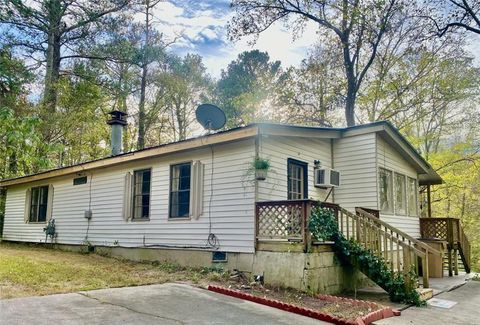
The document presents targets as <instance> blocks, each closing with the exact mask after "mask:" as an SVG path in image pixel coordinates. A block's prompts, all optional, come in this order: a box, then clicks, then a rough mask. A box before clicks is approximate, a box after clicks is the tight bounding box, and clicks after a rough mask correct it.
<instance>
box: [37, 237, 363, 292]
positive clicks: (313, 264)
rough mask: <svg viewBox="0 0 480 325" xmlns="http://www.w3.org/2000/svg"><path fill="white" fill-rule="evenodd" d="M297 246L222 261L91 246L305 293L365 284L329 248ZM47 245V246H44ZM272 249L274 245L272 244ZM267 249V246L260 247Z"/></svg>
mask: <svg viewBox="0 0 480 325" xmlns="http://www.w3.org/2000/svg"><path fill="white" fill-rule="evenodd" d="M297 245H298V244H290V245H289V246H290V247H291V250H290V251H274V250H273V249H272V250H271V251H268V250H261V251H257V252H255V253H232V252H229V253H227V260H226V261H224V262H214V261H212V253H213V252H212V251H208V250H194V249H178V248H175V249H173V248H151V247H135V248H130V247H118V246H117V247H116V246H95V247H91V251H92V250H94V251H95V253H96V254H99V255H103V256H109V257H115V258H121V259H127V260H131V261H137V262H168V263H176V264H179V265H181V266H186V267H218V268H222V269H225V270H238V271H241V272H243V273H244V274H246V275H247V276H248V277H249V278H251V279H252V281H253V276H255V275H262V276H263V279H264V283H265V284H267V285H272V286H279V287H286V288H293V289H297V290H301V291H305V292H309V293H326V294H337V293H340V292H344V291H353V290H355V288H360V287H362V286H364V285H365V283H366V282H367V281H369V280H368V279H367V278H366V277H365V276H364V275H363V274H362V273H361V272H359V271H357V270H355V269H354V268H351V267H345V266H343V265H341V264H340V262H339V261H338V260H337V259H336V258H335V253H334V252H333V250H332V247H331V245H329V244H321V245H315V246H313V247H312V249H311V252H309V253H304V252H303V251H300V250H299V249H297V248H298V247H297ZM46 246H47V245H46ZM275 246H276V245H275ZM53 247H54V248H56V249H60V250H65V251H75V252H87V251H88V246H84V245H65V244H54V246H53ZM262 249H268V246H265V247H262Z"/></svg>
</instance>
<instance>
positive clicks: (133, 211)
mask: <svg viewBox="0 0 480 325" xmlns="http://www.w3.org/2000/svg"><path fill="white" fill-rule="evenodd" d="M145 171H150V186H149V188H148V217H146V218H145V217H136V215H135V208H136V204H135V201H136V200H135V199H136V197H137V196H140V195H141V196H142V197H143V196H144V195H147V194H144V193H141V194H136V192H135V188H136V185H137V184H136V183H137V182H136V179H135V175H136V174H137V173H140V172H145ZM132 173H133V177H132V180H133V184H132V198H131V202H132V207H131V211H132V216H131V219H130V220H131V221H135V222H137V221H149V220H150V217H151V214H152V212H151V210H152V175H153V172H152V167H146V168H139V169H134V170H133V171H132ZM142 181H143V180H142ZM142 186H143V184H142ZM142 208H143V204H142Z"/></svg>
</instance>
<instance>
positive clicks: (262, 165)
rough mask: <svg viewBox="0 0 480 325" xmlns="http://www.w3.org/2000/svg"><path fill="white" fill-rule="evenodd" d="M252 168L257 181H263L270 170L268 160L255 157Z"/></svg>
mask: <svg viewBox="0 0 480 325" xmlns="http://www.w3.org/2000/svg"><path fill="white" fill-rule="evenodd" d="M252 167H253V169H255V178H256V179H257V180H259V181H264V180H265V178H266V177H267V171H268V169H269V168H270V160H268V159H263V158H260V157H257V158H255V160H254V161H253V163H252Z"/></svg>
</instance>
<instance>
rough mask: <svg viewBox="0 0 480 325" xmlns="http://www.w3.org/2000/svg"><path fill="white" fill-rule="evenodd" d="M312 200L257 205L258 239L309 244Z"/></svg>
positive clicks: (260, 203)
mask: <svg viewBox="0 0 480 325" xmlns="http://www.w3.org/2000/svg"><path fill="white" fill-rule="evenodd" d="M315 204H317V202H316V201H312V200H290V201H266V202H257V203H256V207H255V209H256V223H255V224H256V229H255V230H256V239H257V241H258V240H279V241H290V242H301V243H307V241H308V239H307V235H308V234H307V231H306V229H307V219H308V216H309V215H310V211H311V208H312V206H313V205H315Z"/></svg>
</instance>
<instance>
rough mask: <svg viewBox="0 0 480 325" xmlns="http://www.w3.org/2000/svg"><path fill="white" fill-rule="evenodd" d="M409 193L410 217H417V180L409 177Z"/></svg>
mask: <svg viewBox="0 0 480 325" xmlns="http://www.w3.org/2000/svg"><path fill="white" fill-rule="evenodd" d="M407 193H408V215H409V216H417V215H418V211H417V195H418V193H417V180H416V179H415V178H411V177H408V182H407Z"/></svg>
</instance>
